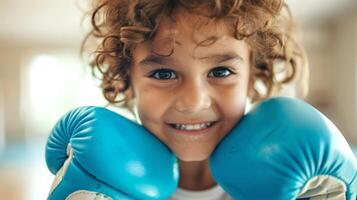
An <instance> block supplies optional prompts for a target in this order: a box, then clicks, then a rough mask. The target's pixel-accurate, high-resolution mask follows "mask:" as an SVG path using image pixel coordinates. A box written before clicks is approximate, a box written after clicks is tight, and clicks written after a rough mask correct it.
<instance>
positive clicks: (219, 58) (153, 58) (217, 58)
mask: <svg viewBox="0 0 357 200" xmlns="http://www.w3.org/2000/svg"><path fill="white" fill-rule="evenodd" d="M198 59H200V60H210V61H211V62H214V63H223V62H226V61H229V60H239V61H243V58H242V57H241V56H240V55H238V54H237V53H235V52H229V53H225V54H213V55H208V56H204V57H200V58H198ZM170 62H172V59H171V58H170V57H169V56H160V55H155V54H150V55H149V56H147V57H146V58H145V59H143V60H142V61H140V64H142V65H149V64H153V63H154V64H160V65H168V64H169V63H170Z"/></svg>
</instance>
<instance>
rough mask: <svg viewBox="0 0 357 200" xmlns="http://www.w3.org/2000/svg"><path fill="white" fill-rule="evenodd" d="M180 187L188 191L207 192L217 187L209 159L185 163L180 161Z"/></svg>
mask: <svg viewBox="0 0 357 200" xmlns="http://www.w3.org/2000/svg"><path fill="white" fill-rule="evenodd" d="M179 164H180V180H179V187H180V188H182V189H187V190H206V189H209V188H212V187H213V186H215V185H216V182H215V181H214V179H213V177H212V176H211V172H210V169H209V162H208V159H207V160H204V161H191V162H185V161H182V160H179Z"/></svg>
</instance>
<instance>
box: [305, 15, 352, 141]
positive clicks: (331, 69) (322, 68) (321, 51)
mask: <svg viewBox="0 0 357 200" xmlns="http://www.w3.org/2000/svg"><path fill="white" fill-rule="evenodd" d="M346 19H348V20H346ZM307 30H308V31H307V32H306V34H305V46H306V49H307V54H308V57H309V62H310V93H309V96H308V100H309V101H310V102H311V103H312V104H313V105H315V106H316V107H318V108H319V109H320V110H321V111H322V112H323V113H324V114H326V115H327V116H328V117H329V118H330V119H331V120H332V121H333V122H334V123H335V124H336V125H337V127H338V128H339V129H340V130H341V132H342V133H343V134H344V135H345V137H346V138H347V139H348V140H349V142H350V143H352V144H357V79H356V76H357V59H356V56H357V17H356V16H355V15H354V14H346V15H345V16H341V17H340V18H337V19H335V20H331V21H329V22H328V23H326V24H322V25H320V26H313V27H309V28H308V29H307Z"/></svg>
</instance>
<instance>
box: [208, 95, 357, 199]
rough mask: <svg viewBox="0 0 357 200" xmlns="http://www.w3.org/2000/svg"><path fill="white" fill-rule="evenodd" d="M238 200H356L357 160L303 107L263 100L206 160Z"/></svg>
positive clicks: (332, 131) (326, 124)
mask: <svg viewBox="0 0 357 200" xmlns="http://www.w3.org/2000/svg"><path fill="white" fill-rule="evenodd" d="M210 167H211V171H212V175H213V177H214V178H215V180H216V181H217V182H218V183H219V184H220V185H221V186H222V187H223V189H224V190H225V191H226V192H228V193H229V194H230V195H231V196H232V197H233V198H234V199H237V200H260V199H274V200H293V199H299V198H304V199H313V200H317V199H329V200H332V199H334V200H337V199H338V200H343V199H347V200H355V199H356V193H357V191H356V190H357V178H356V176H357V161H356V158H355V157H354V155H353V153H352V150H351V149H350V147H349V146H348V144H347V142H346V140H345V139H344V137H343V136H342V134H341V133H340V132H339V130H338V129H337V128H336V127H335V126H334V124H333V123H331V122H330V121H329V120H328V119H327V118H326V117H325V116H324V115H323V114H321V113H320V112H319V111H317V110H316V109H315V108H313V107H312V106H310V105H308V104H307V103H305V102H303V101H301V100H297V99H290V98H285V97H280V98H273V99H270V100H266V101H265V102H263V103H261V104H260V105H258V106H257V107H256V108H255V109H253V110H252V111H251V112H250V113H248V114H247V115H245V116H244V117H242V119H241V120H240V121H239V122H238V123H237V125H236V126H235V127H234V128H233V129H232V131H231V133H230V134H229V135H227V136H226V137H225V138H224V139H223V140H222V141H221V143H220V144H219V145H218V146H217V148H216V150H215V151H214V153H213V154H212V155H211V158H210Z"/></svg>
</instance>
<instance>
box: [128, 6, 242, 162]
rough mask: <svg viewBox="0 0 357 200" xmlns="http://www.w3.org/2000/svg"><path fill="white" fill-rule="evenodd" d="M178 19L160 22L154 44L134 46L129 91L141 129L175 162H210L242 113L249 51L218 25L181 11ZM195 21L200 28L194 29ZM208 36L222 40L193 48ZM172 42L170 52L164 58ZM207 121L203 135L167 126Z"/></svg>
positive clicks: (221, 25)
mask: <svg viewBox="0 0 357 200" xmlns="http://www.w3.org/2000/svg"><path fill="white" fill-rule="evenodd" d="M177 14H178V15H175V17H174V19H175V23H174V24H172V23H171V24H170V22H169V21H168V20H167V19H164V20H163V21H162V22H161V24H160V26H159V28H158V30H157V34H156V36H155V38H154V39H153V40H152V41H148V42H145V43H141V44H139V45H137V46H136V48H135V50H134V52H133V62H132V66H131V67H132V70H131V74H130V76H131V89H132V91H133V94H134V96H135V98H136V106H137V109H138V115H139V117H140V120H141V122H142V124H143V126H145V127H146V128H147V129H148V130H149V131H151V132H152V133H153V134H154V135H156V136H157V137H158V138H159V139H160V140H161V141H162V142H164V143H165V144H166V145H168V147H169V148H170V149H171V150H172V151H173V152H174V153H175V154H176V155H177V156H178V158H179V159H181V160H184V161H200V160H205V159H207V158H208V157H209V155H210V154H211V153H212V151H213V150H214V148H215V147H216V145H217V144H218V142H219V141H220V140H221V139H222V138H223V137H224V136H225V135H226V134H228V133H229V131H230V130H231V128H233V126H234V125H235V124H236V123H237V122H238V121H239V119H240V118H241V116H242V115H243V113H244V109H245V103H246V98H247V90H248V80H249V56H248V54H249V51H248V47H247V45H246V43H245V42H243V41H238V40H236V39H235V38H234V37H233V34H232V33H230V32H229V30H228V26H227V25H225V24H223V23H222V22H219V23H218V22H210V23H208V24H206V23H205V22H208V21H207V19H206V18H204V17H202V16H198V15H193V14H190V13H187V12H185V11H182V10H180V11H178V13H177ZM197 22H200V25H202V26H201V27H200V29H197V27H195V25H197ZM202 22H203V24H202ZM212 25H214V26H212ZM170 30H171V31H170ZM193 31H194V32H193ZM170 34H171V35H170ZM172 34H174V36H175V40H173V39H172V37H170V36H173V35H172ZM209 36H218V37H219V38H220V39H219V40H217V41H216V42H215V43H213V44H210V45H206V46H205V45H204V44H203V45H202V46H199V47H198V46H197V43H196V42H195V41H202V40H205V39H207V38H208V37H209ZM193 37H194V38H193ZM173 43H175V45H174V51H173V53H172V54H171V55H170V56H167V55H168V54H170V52H171V49H172V48H173ZM152 52H156V53H157V54H160V55H163V56H159V55H157V54H153V53H152ZM232 72H233V73H232ZM206 122H214V124H213V126H211V127H209V128H205V129H204V130H201V131H192V130H186V131H182V130H178V129H176V128H174V127H172V125H171V124H202V123H206ZM187 128H188V127H187Z"/></svg>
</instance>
